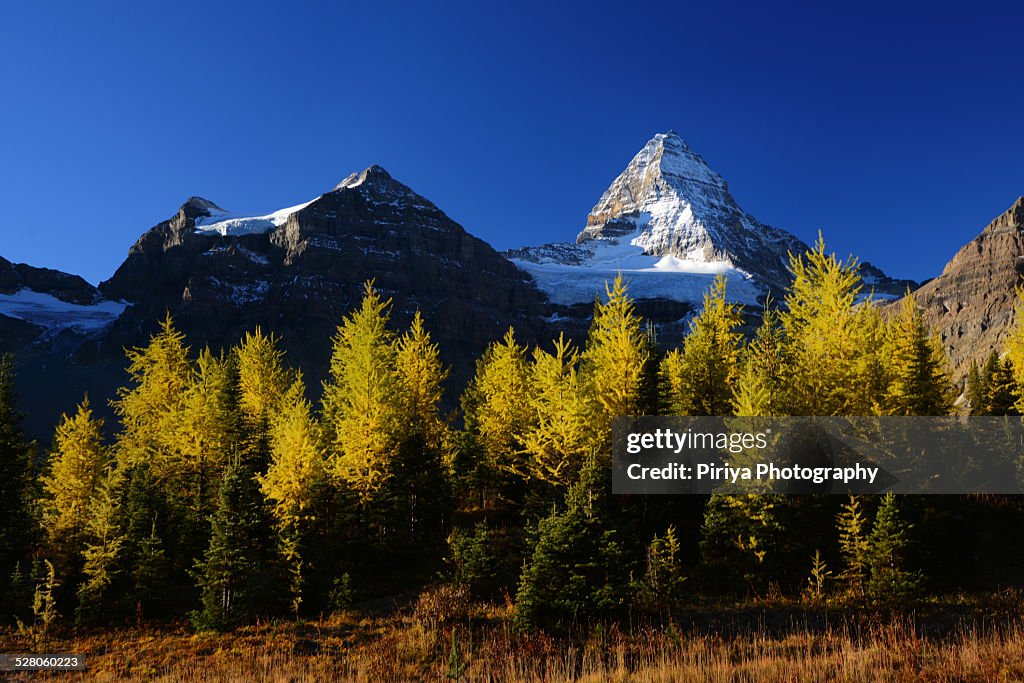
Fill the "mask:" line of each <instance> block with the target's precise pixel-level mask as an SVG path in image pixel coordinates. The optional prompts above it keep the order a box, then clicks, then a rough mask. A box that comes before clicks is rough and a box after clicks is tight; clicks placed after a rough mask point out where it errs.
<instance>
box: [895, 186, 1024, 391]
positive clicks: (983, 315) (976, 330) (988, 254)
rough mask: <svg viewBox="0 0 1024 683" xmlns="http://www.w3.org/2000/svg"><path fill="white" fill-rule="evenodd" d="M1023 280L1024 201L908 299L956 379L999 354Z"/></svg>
mask: <svg viewBox="0 0 1024 683" xmlns="http://www.w3.org/2000/svg"><path fill="white" fill-rule="evenodd" d="M1022 274H1024V197H1020V198H1018V199H1017V201H1016V202H1015V203H1014V205H1013V206H1011V207H1010V208H1009V210H1007V211H1006V212H1005V213H1003V214H1002V215H1001V216H999V217H998V218H996V219H995V220H994V221H992V223H991V224H989V226H988V227H986V228H985V229H984V230H983V231H982V232H981V234H980V235H978V236H977V237H976V238H974V239H973V240H972V241H970V242H969V243H967V244H966V245H964V247H963V248H961V249H960V251H958V252H957V254H956V256H954V257H953V259H952V260H951V261H950V262H949V263H948V264H946V267H945V268H944V269H943V271H942V274H941V275H940V276H939V277H937V278H935V279H934V280H931V281H929V282H927V283H926V284H924V285H923V286H921V287H920V288H919V289H918V290H916V291H915V292H914V293H913V295H914V297H915V299H916V300H917V303H918V305H919V306H921V307H922V308H923V309H924V312H925V318H926V319H927V321H928V323H929V324H930V325H931V326H932V328H933V329H934V330H936V332H937V333H938V334H940V335H941V338H942V342H943V344H944V346H945V347H946V351H947V352H948V353H949V357H950V360H951V362H952V364H953V368H954V373H955V375H956V376H958V377H962V376H963V375H964V374H966V372H967V371H968V369H969V368H970V364H971V361H977V362H978V363H979V364H980V363H981V362H983V361H984V359H985V358H986V357H987V356H988V355H989V354H990V353H991V352H992V350H993V349H995V350H997V351H999V352H1002V350H1003V343H1004V342H1005V339H1006V335H1007V333H1008V332H1009V330H1010V327H1011V326H1012V324H1013V322H1014V308H1015V306H1016V296H1015V293H1014V287H1015V286H1016V285H1017V284H1018V283H1019V282H1020V279H1021V275H1022Z"/></svg>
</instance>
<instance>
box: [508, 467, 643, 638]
mask: <svg viewBox="0 0 1024 683" xmlns="http://www.w3.org/2000/svg"><path fill="white" fill-rule="evenodd" d="M606 473H607V470H606V469H605V467H604V466H603V465H601V464H599V462H598V460H597V459H596V458H589V459H588V460H587V462H586V464H585V465H584V467H583V469H582V471H581V472H580V476H579V479H578V480H577V481H576V482H575V483H573V484H572V485H571V486H570V487H569V490H568V493H567V495H566V502H565V509H564V510H562V511H559V510H555V511H554V512H552V514H551V515H550V516H548V517H546V518H545V519H542V520H541V521H540V523H539V525H538V528H537V542H536V544H535V545H534V548H533V552H532V553H531V556H530V558H529V560H528V561H527V563H526V564H525V566H524V567H523V573H522V576H521V578H520V582H519V590H518V592H517V593H516V613H515V618H516V622H517V624H519V625H520V626H524V627H525V626H533V625H538V624H543V623H546V622H558V621H565V620H570V619H582V618H587V617H590V616H595V615H599V614H601V613H606V612H609V611H611V610H614V609H616V608H618V607H620V606H621V605H622V604H623V603H624V601H625V599H626V592H627V589H628V577H629V569H630V567H629V565H628V563H627V561H626V559H627V558H626V553H625V551H624V549H623V545H622V542H621V541H620V540H619V535H618V532H617V531H616V529H615V527H614V524H612V520H611V514H610V510H609V507H608V502H609V501H608V494H607V491H606V482H605V480H604V477H605V476H606Z"/></svg>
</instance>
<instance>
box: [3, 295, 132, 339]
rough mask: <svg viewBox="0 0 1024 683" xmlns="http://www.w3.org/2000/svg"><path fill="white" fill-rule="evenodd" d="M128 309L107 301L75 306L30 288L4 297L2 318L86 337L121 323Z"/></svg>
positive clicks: (116, 302) (117, 303) (123, 304)
mask: <svg viewBox="0 0 1024 683" xmlns="http://www.w3.org/2000/svg"><path fill="white" fill-rule="evenodd" d="M128 305H129V304H127V303H125V302H124V301H110V300H106V299H104V300H100V301H97V302H96V303H94V304H91V305H81V304H72V303H68V302H67V301H61V300H60V299H58V298H56V297H54V296H51V295H50V294H44V293H42V292H36V291H33V290H31V289H27V288H22V289H19V290H18V291H16V292H14V293H13V294H0V314H3V315H6V316H7V317H9V318H17V319H18V320H24V321H25V322H29V323H32V324H33V325H39V326H40V327H45V328H47V329H49V330H52V331H60V330H64V329H70V330H73V331H75V332H79V333H82V334H89V333H91V332H96V331H99V330H101V329H103V328H104V327H106V326H107V325H109V324H110V323H112V322H114V321H115V320H117V319H118V317H120V315H121V314H122V313H124V309H125V308H127V307H128Z"/></svg>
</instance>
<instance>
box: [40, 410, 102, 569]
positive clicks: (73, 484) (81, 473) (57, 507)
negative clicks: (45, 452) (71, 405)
mask: <svg viewBox="0 0 1024 683" xmlns="http://www.w3.org/2000/svg"><path fill="white" fill-rule="evenodd" d="M102 429H103V420H102V419H100V418H94V417H93V414H92V408H91V407H90V406H89V398H88V397H86V398H85V399H84V400H83V401H82V403H81V404H79V406H78V410H77V412H76V413H75V414H74V416H69V415H67V414H65V415H63V416H62V417H61V422H60V425H58V427H57V433H56V435H55V437H54V451H53V453H52V454H51V460H50V472H49V474H48V475H47V476H45V477H44V478H43V487H44V489H45V493H46V499H45V500H44V502H43V524H44V528H45V529H46V531H47V534H48V536H49V538H50V539H51V542H52V543H53V544H54V545H55V546H65V549H66V550H67V551H68V552H70V553H76V552H77V550H78V547H77V544H78V542H79V541H80V540H81V538H82V535H83V533H84V532H85V530H86V525H87V524H88V521H89V507H90V501H91V499H92V496H93V493H94V492H95V491H96V488H97V487H98V486H99V484H100V482H101V481H102V478H103V472H104V469H105V468H106V466H107V463H108V457H107V449H106V448H105V447H104V445H103V437H102V434H101V430H102Z"/></svg>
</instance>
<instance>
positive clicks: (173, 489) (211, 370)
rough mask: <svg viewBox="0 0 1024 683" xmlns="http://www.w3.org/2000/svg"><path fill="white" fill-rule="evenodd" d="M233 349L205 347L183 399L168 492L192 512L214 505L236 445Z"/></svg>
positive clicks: (203, 513)
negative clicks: (229, 351)
mask: <svg viewBox="0 0 1024 683" xmlns="http://www.w3.org/2000/svg"><path fill="white" fill-rule="evenodd" d="M237 367H238V364H237V359H236V358H235V356H234V355H233V354H229V355H224V354H221V355H219V356H215V355H214V354H213V352H211V351H210V349H209V348H206V349H204V350H203V351H202V353H200V354H199V357H198V359H197V360H196V365H195V372H194V373H193V374H192V376H191V380H190V382H189V384H188V387H187V388H186V390H185V395H184V396H183V399H182V405H181V410H180V415H181V417H180V421H179V423H178V425H177V429H176V432H175V448H174V456H173V458H174V460H173V461H170V462H169V469H170V470H171V471H173V472H174V473H175V475H174V476H173V477H172V478H171V479H170V480H169V481H167V488H168V489H169V492H170V493H171V494H172V495H173V496H175V497H176V498H179V499H182V500H184V501H187V505H188V507H189V510H190V513H191V515H192V516H193V517H194V518H197V519H200V518H205V517H207V516H208V515H209V514H210V513H211V512H212V511H213V508H214V506H215V505H216V500H217V488H218V482H219V481H220V475H221V473H222V472H223V469H224V465H225V463H226V462H227V460H228V458H229V457H230V456H231V454H232V453H234V452H235V451H236V449H237V445H238V441H239V437H240V434H239V431H240V425H239V424H238V422H239V418H238V387H237V385H238V372H237Z"/></svg>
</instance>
